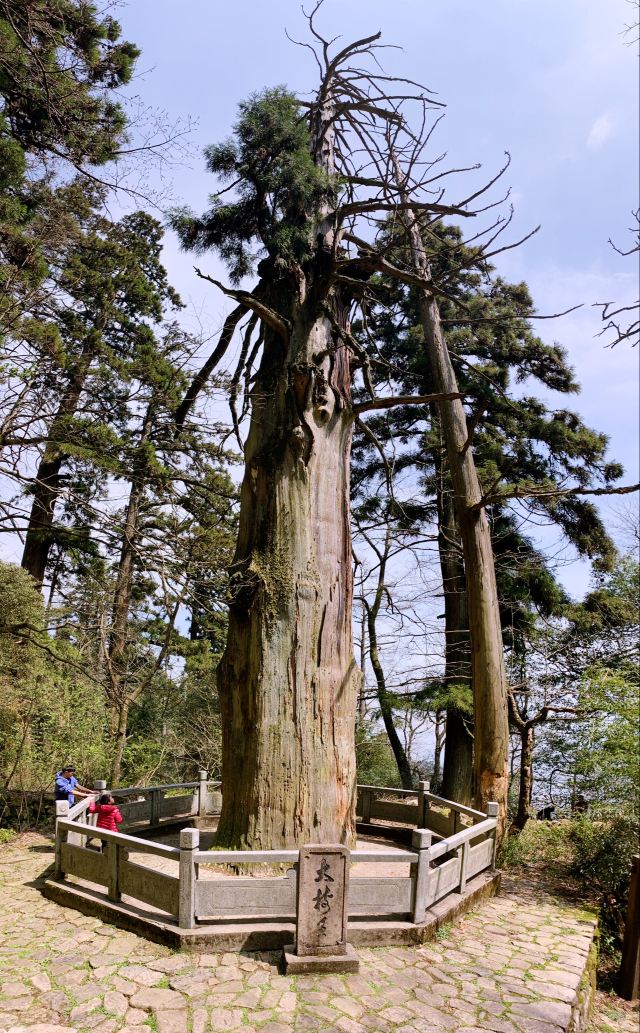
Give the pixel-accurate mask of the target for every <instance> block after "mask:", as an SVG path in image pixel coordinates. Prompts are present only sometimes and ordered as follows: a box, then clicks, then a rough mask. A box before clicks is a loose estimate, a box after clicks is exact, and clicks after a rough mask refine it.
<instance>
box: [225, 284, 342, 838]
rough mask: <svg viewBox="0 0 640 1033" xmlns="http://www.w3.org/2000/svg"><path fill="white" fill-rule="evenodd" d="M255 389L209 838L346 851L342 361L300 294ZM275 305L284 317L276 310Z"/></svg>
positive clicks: (326, 323)
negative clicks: (217, 798)
mask: <svg viewBox="0 0 640 1033" xmlns="http://www.w3.org/2000/svg"><path fill="white" fill-rule="evenodd" d="M301 291H302V294H303V300H298V299H296V298H295V294H294V292H293V291H292V292H291V296H292V297H293V303H292V304H291V305H290V313H291V314H290V323H291V326H292V332H291V337H290V340H289V342H288V346H286V347H285V346H283V341H282V339H281V338H280V337H279V336H278V335H277V334H276V333H275V332H274V331H273V330H271V329H267V331H266V333H265V345H264V351H263V357H262V361H261V365H260V369H259V372H258V376H257V379H256V382H255V386H254V389H253V392H252V416H251V425H250V430H249V435H248V439H247V444H246V449H245V476H244V480H243V484H242V489H241V503H240V529H239V537H238V544H237V548H236V554H235V557H234V561H233V564H232V567H231V593H232V594H231V603H230V613H229V630H228V638H227V644H226V648H225V651H224V655H223V657H222V660H221V663H220V666H219V669H218V690H219V695H220V706H221V716H222V727H223V757H222V772H223V774H222V778H223V784H224V797H223V807H222V814H221V816H220V823H219V826H218V834H217V837H216V840H217V842H218V843H219V844H224V845H229V846H234V847H238V848H240V847H251V848H272V847H278V846H297V845H300V844H303V843H305V842H337V843H346V844H351V845H352V844H353V843H354V841H355V812H354V801H355V749H354V727H355V712H356V700H357V694H358V686H359V682H360V672H359V671H358V669H357V667H356V664H355V660H354V656H353V646H352V631H351V620H352V614H351V605H352V591H353V589H352V571H351V535H350V519H349V460H350V449H351V428H352V420H351V414H350V410H349V393H350V372H349V352H348V350H347V347H346V346H345V344H344V342H343V341H342V340H340V338H339V335H337V334H336V333H335V332H334V330H333V329H332V322H331V321H330V320H329V318H327V316H325V315H322V314H319V313H318V306H317V301H316V300H315V299H314V298H313V296H311V297H310V296H309V294H308V293H307V292H306V291H305V289H304V285H303V286H302V287H301ZM278 300H279V303H278V304H277V305H274V307H275V308H277V310H278V311H280V312H283V311H286V309H285V304H286V302H285V299H282V298H281V299H278Z"/></svg>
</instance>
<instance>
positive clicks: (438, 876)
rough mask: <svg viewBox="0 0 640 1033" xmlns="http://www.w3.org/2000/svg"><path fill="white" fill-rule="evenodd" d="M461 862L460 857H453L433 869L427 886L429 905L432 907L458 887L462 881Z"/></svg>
mask: <svg viewBox="0 0 640 1033" xmlns="http://www.w3.org/2000/svg"><path fill="white" fill-rule="evenodd" d="M460 863H461V860H460V858H459V857H452V858H451V860H450V861H445V863H444V864H441V865H440V867H439V868H432V869H431V871H430V872H429V884H428V887H427V907H431V905H432V904H435V903H436V901H438V900H441V899H442V897H446V895H447V893H451V892H452V891H453V890H455V889H457V888H458V885H459V883H460Z"/></svg>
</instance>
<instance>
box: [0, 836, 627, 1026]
mask: <svg viewBox="0 0 640 1033" xmlns="http://www.w3.org/2000/svg"><path fill="white" fill-rule="evenodd" d="M51 860H52V846H51V843H50V841H49V840H48V839H46V838H45V837H44V836H41V835H36V834H26V835H23V836H20V837H18V838H17V839H16V840H14V841H13V842H12V843H10V844H8V845H5V846H3V847H0V1031H2V1033H27V1031H29V1033H85V1031H89V1030H91V1031H93V1033H124V1031H126V1033H148V1030H154V1031H156V1033H209V1031H217V1030H224V1031H225V1033H232V1031H235V1030H238V1031H240V1030H242V1031H243V1033H250V1031H256V1033H305V1031H306V1033H329V1031H334V1030H338V1031H341V1033H367V1031H382V1033H388V1031H394V1033H426V1031H431V1030H433V1031H436V1033H438V1031H442V1030H444V1031H456V1030H461V1031H465V1033H480V1031H493V1033H558V1031H560V1030H562V1029H565V1028H566V1023H567V1020H568V1016H569V1013H570V1006H571V1002H572V1001H573V998H574V994H575V991H576V988H577V985H578V981H579V978H580V973H581V972H582V970H583V966H584V960H585V957H586V955H587V953H588V950H589V945H590V942H591V934H592V930H593V919H592V916H591V915H590V914H588V913H585V912H583V911H581V910H579V909H578V908H575V907H571V906H569V905H567V904H566V902H565V903H563V902H560V901H559V900H557V899H556V898H553V897H551V896H549V895H548V894H547V893H546V892H545V891H544V890H543V889H542V888H541V887H539V886H536V885H535V884H532V883H527V882H523V881H519V882H510V881H507V883H506V886H505V890H504V892H503V894H501V896H500V897H499V898H497V899H494V900H490V901H487V902H485V903H484V904H483V905H481V906H480V907H479V908H478V909H477V910H476V911H475V912H473V913H471V914H469V915H467V916H466V917H465V918H464V919H462V920H461V921H460V922H459V923H457V924H456V925H455V926H452V927H450V928H449V929H447V930H445V931H444V935H443V936H442V938H441V939H440V940H438V941H436V942H435V943H433V944H427V945H425V946H424V947H420V948H409V947H406V948H405V947H398V948H393V947H383V948H378V949H361V950H360V951H359V954H360V957H361V970H360V974H359V975H355V976H354V975H347V976H322V977H316V976H297V977H293V976H292V977H286V976H282V975H280V974H279V973H278V968H277V965H278V955H276V954H275V953H273V954H261V955H255V954H253V955H242V954H201V955H193V954H179V953H174V952H172V951H170V950H168V949H167V948H163V947H159V946H157V945H155V944H151V943H148V942H147V941H146V940H144V939H142V938H140V937H138V936H135V935H133V934H130V933H125V932H122V931H120V930H117V929H113V928H111V927H110V926H108V925H104V924H103V923H102V922H101V921H100V920H99V919H96V918H89V917H85V916H83V915H80V914H77V913H76V912H74V911H71V910H68V909H65V908H61V907H59V906H58V905H57V904H54V903H52V902H51V901H48V900H45V899H44V897H42V896H41V895H40V893H39V892H38V889H37V885H36V882H35V880H37V878H38V876H39V875H40V874H41V873H42V872H43V870H44V869H45V868H47V867H48V866H49V864H50V863H51ZM613 1008H614V1005H613V1004H612V1003H611V1002H608V1001H606V999H605V1006H603V1007H602V1008H601V1009H600V1010H599V1012H598V1015H597V1016H596V1018H595V1021H594V1023H593V1024H592V1027H591V1028H592V1030H593V1033H612V1031H613V1030H615V1031H616V1033H618V1031H627V1030H628V1031H629V1033H631V1031H632V1030H636V1029H637V1012H636V1013H634V1012H631V1011H624V1010H619V1011H618V1012H613V1011H612V1009H613ZM607 1009H608V1010H609V1012H610V1014H606V1011H607ZM611 1014H613V1015H614V1018H613V1019H612V1018H611Z"/></svg>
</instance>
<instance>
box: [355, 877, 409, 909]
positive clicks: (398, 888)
mask: <svg viewBox="0 0 640 1033" xmlns="http://www.w3.org/2000/svg"><path fill="white" fill-rule="evenodd" d="M412 893H413V879H412V878H411V877H410V876H405V878H400V879H396V878H379V879H376V878H354V879H350V880H349V897H348V900H347V914H349V915H405V914H408V913H409V912H410V911H411V900H412Z"/></svg>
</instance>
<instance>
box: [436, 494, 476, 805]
mask: <svg viewBox="0 0 640 1033" xmlns="http://www.w3.org/2000/svg"><path fill="white" fill-rule="evenodd" d="M440 480H441V488H440V490H439V491H438V511H439V512H438V522H439V527H438V553H439V557H440V570H441V571H442V588H443V593H444V613H445V654H444V655H445V668H444V676H445V682H446V685H447V686H451V685H466V686H469V688H471V644H470V641H469V611H468V607H467V586H466V579H465V573H464V563H463V559H462V543H461V541H460V537H459V535H458V529H457V527H456V523H455V514H454V512H453V499H452V496H451V493H450V490H449V486H444V485H442V476H441V478H440ZM470 723H471V722H470V721H469V720H468V719H467V720H466V721H465V718H464V715H463V714H462V713H461V711H460V710H459V709H458V708H456V707H454V706H448V707H447V717H446V735H445V745H444V768H443V773H442V795H443V796H444V797H445V798H446V799H447V800H456V801H457V802H458V803H462V804H464V805H465V806H469V805H470V804H471V801H472V799H473V792H472V783H473V737H472V735H471V730H470V727H469V725H470Z"/></svg>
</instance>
